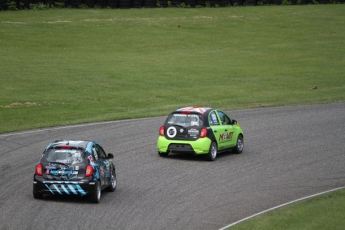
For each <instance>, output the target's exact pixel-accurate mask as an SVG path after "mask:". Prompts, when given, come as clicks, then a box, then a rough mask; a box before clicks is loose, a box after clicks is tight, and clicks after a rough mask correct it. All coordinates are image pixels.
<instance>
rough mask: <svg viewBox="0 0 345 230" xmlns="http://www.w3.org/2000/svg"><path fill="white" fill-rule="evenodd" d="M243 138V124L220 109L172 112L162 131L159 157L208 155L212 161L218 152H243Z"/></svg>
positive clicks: (188, 109)
mask: <svg viewBox="0 0 345 230" xmlns="http://www.w3.org/2000/svg"><path fill="white" fill-rule="evenodd" d="M243 147H244V135H243V130H242V128H241V126H240V124H238V123H237V121H236V120H232V119H230V117H229V116H228V115H227V114H226V113H224V112H223V111H221V110H219V109H214V108H205V107H185V108H180V109H177V110H175V111H174V112H172V113H171V114H170V115H169V116H168V118H167V119H166V121H165V123H164V125H163V126H161V127H160V129H159V137H158V140H157V148H158V154H159V155H160V156H168V155H169V153H193V154H195V155H201V154H206V155H207V158H208V159H209V160H211V161H213V160H215V159H216V157H217V153H218V152H226V151H229V150H234V151H235V152H236V153H242V151H243Z"/></svg>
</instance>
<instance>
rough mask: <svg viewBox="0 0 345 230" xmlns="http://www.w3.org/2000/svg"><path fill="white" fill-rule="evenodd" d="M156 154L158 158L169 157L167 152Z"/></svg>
mask: <svg viewBox="0 0 345 230" xmlns="http://www.w3.org/2000/svg"><path fill="white" fill-rule="evenodd" d="M158 154H159V156H161V157H167V156H169V152H162V153H161V152H158Z"/></svg>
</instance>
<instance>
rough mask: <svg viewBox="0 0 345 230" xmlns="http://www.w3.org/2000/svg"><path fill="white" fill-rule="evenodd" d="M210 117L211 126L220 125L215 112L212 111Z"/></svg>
mask: <svg viewBox="0 0 345 230" xmlns="http://www.w3.org/2000/svg"><path fill="white" fill-rule="evenodd" d="M209 116H210V117H209V123H210V125H219V121H218V117H217V114H216V112H215V111H212V112H211V113H210V115H209Z"/></svg>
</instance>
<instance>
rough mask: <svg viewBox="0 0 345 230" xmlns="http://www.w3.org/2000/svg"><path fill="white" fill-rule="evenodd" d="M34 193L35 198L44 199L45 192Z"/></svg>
mask: <svg viewBox="0 0 345 230" xmlns="http://www.w3.org/2000/svg"><path fill="white" fill-rule="evenodd" d="M33 195H34V198H35V199H42V198H43V194H42V193H39V192H34V193H33Z"/></svg>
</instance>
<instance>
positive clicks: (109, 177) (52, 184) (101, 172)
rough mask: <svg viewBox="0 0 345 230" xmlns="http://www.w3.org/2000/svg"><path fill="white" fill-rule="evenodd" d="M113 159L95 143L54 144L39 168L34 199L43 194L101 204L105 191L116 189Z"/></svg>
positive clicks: (48, 149) (45, 152)
mask: <svg viewBox="0 0 345 230" xmlns="http://www.w3.org/2000/svg"><path fill="white" fill-rule="evenodd" d="M113 158H114V155H113V154H111V153H108V154H106V153H105V151H104V150H103V148H102V147H101V146H100V145H99V144H98V143H97V142H94V141H76V140H57V141H53V142H51V143H50V144H49V145H48V147H47V148H46V149H45V150H44V152H43V154H42V157H41V159H40V161H39V163H38V164H37V165H36V170H35V174H34V180H33V195H34V198H36V199H41V198H43V195H44V194H53V195H71V196H72V195H76V196H88V197H89V199H90V201H91V202H94V203H99V201H100V199H101V190H102V189H107V190H108V191H109V192H113V191H115V189H116V183H117V181H116V173H115V165H114V163H113V162H112V159H113Z"/></svg>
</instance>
